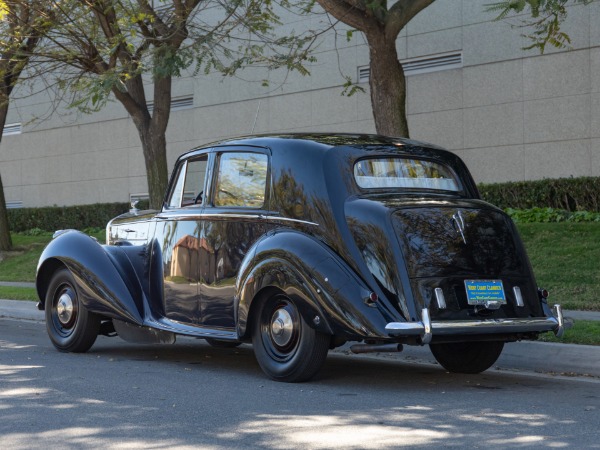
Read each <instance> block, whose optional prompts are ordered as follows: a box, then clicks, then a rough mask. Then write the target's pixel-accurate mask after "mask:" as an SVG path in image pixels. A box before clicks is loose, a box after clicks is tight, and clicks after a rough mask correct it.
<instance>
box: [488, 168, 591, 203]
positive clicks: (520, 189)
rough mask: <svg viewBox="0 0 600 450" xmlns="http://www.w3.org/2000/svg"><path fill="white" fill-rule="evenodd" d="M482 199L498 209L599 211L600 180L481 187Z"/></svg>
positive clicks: (504, 184)
mask: <svg viewBox="0 0 600 450" xmlns="http://www.w3.org/2000/svg"><path fill="white" fill-rule="evenodd" d="M477 187H478V189H479V193H480V194H481V197H482V198H483V199H484V200H485V201H487V202H490V203H492V204H493V205H496V206H498V207H499V208H502V209H506V208H515V209H531V208H555V209H561V210H566V211H570V212H576V211H591V212H600V177H579V178H555V179H545V180H536V181H518V182H510V183H495V184H480V185H478V186H477Z"/></svg>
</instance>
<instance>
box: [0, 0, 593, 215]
mask: <svg viewBox="0 0 600 450" xmlns="http://www.w3.org/2000/svg"><path fill="white" fill-rule="evenodd" d="M487 3H489V2H488V1H487V0H477V1H473V0H463V1H456V0H437V1H436V2H435V3H433V4H432V5H431V6H430V7H429V8H427V9H426V10H425V11H423V12H422V13H421V14H420V15H419V16H417V17H416V18H415V19H414V20H413V21H412V22H411V23H410V24H409V25H408V26H407V27H406V29H405V30H403V32H402V33H401V35H400V37H399V38H398V41H397V47H398V51H399V57H400V59H402V60H406V59H411V58H419V57H426V56H432V55H433V56H435V55H440V54H445V53H448V52H454V53H457V52H459V53H460V54H461V55H462V66H461V67H459V68H455V69H452V70H441V71H437V72H429V73H422V74H416V75H411V76H408V77H407V85H408V86H407V87H408V98H407V109H408V115H409V127H410V130H411V137H412V138H414V139H420V140H425V141H429V142H432V143H435V144H438V145H441V146H443V147H446V148H448V149H450V150H452V151H454V152H456V153H457V154H458V155H459V156H461V157H462V158H463V159H464V160H465V161H466V162H467V165H468V166H469V168H470V169H471V171H472V172H473V175H474V177H475V179H476V180H477V181H478V182H499V181H508V180H526V179H540V178H555V177H568V176H600V76H599V75H597V74H598V73H600V5H599V4H598V2H595V3H593V4H591V5H588V6H573V7H571V8H570V10H569V19H568V22H567V24H566V25H565V31H567V32H568V33H569V34H570V36H571V38H572V40H573V42H572V43H573V49H572V50H570V51H565V50H563V51H556V50H552V49H549V51H548V53H547V54H545V55H539V54H538V53H537V52H536V51H524V50H522V47H523V46H525V45H526V44H527V41H525V40H524V38H522V37H521V36H520V31H519V30H518V29H511V27H510V24H508V23H506V22H492V21H491V18H492V16H491V15H490V14H489V13H486V12H485V11H484V9H485V6H484V5H485V4H487ZM318 20H322V18H319V17H317V18H306V19H302V20H297V19H296V21H295V22H290V23H289V24H288V27H294V29H299V28H301V27H307V26H314V25H315V23H314V22H315V21H318ZM339 31H340V33H341V34H342V35H343V34H344V30H343V27H342V28H341V29H340V30H339ZM316 57H317V62H316V63H313V64H311V67H310V69H311V73H312V76H310V77H302V76H300V75H298V74H296V73H291V74H285V73H283V72H272V73H268V74H265V73H264V72H262V71H261V70H258V69H249V70H246V71H244V72H241V73H240V78H222V77H221V76H219V75H211V76H204V75H200V76H198V77H191V76H190V77H183V78H180V79H177V80H176V81H175V83H174V97H175V98H189V97H191V96H193V107H191V108H188V109H183V110H178V111H173V113H172V114H171V120H170V123H169V129H168V133H167V139H168V158H169V163H170V167H172V165H173V163H174V161H175V159H176V158H177V156H178V155H179V154H181V153H182V152H184V151H185V150H187V149H189V148H192V147H194V146H197V145H201V144H204V143H207V142H210V141H213V140H217V139H221V138H224V137H231V136H237V135H244V134H249V133H251V132H252V131H254V133H271V132H273V133H277V132H289V131H336V132H365V133H371V132H375V126H374V122H373V117H372V113H371V105H370V99H369V95H368V84H366V83H363V84H362V86H363V87H364V88H365V89H366V90H367V92H366V93H365V94H356V95H354V96H352V97H344V96H342V95H340V94H341V91H342V88H341V86H340V85H341V84H342V83H343V80H342V77H341V73H343V74H345V75H350V76H352V77H353V78H354V79H357V77H358V68H359V67H364V66H367V65H368V62H369V61H368V51H367V47H366V44H365V41H364V38H363V37H362V36H361V35H360V34H358V33H357V34H355V35H354V37H353V38H352V40H351V41H350V42H346V40H345V38H341V39H338V40H337V43H336V42H335V40H334V39H333V36H332V35H329V36H326V37H325V38H324V39H323V41H322V42H321V45H320V46H319V48H318V51H317V54H316ZM264 77H268V78H269V80H270V86H269V87H268V88H265V87H263V86H262V85H261V82H260V80H262V79H263V78H264ZM241 78H244V79H251V80H254V81H253V82H247V81H243V80H242V79H241ZM51 109H52V94H50V93H48V92H45V93H41V94H38V95H34V96H28V97H24V98H22V99H20V100H18V101H16V102H15V103H14V104H13V107H12V108H11V112H10V115H9V118H8V123H15V122H20V123H22V124H23V132H22V133H21V134H17V135H9V136H4V138H3V140H2V143H1V145H0V174H1V175H2V180H3V183H4V187H5V194H6V198H7V200H8V201H9V202H10V201H17V202H18V201H20V202H22V204H23V206H45V205H55V204H56V205H71V204H83V203H96V202H113V201H127V200H128V199H129V196H130V195H131V194H140V193H145V192H147V187H146V179H145V168H144V161H143V157H142V152H141V146H140V144H139V138H138V135H137V131H136V129H135V127H134V125H133V123H132V122H131V119H130V118H129V117H128V115H127V114H126V112H125V110H124V108H123V107H122V106H121V105H120V104H119V103H118V102H113V103H111V104H109V105H108V106H107V107H106V108H105V109H103V110H102V111H100V112H98V113H95V114H91V115H78V114H76V113H75V112H73V111H64V108H61V109H60V110H61V113H60V114H59V113H58V112H55V113H52V114H49V115H48V114H46V115H47V116H48V117H45V119H44V120H37V121H36V120H32V119H33V118H35V117H43V116H44V114H45V113H46V112H47V111H49V110H51Z"/></svg>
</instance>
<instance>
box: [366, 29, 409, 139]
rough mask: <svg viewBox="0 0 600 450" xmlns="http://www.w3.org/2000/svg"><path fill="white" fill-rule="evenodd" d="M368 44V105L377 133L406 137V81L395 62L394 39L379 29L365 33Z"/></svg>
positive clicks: (402, 71)
mask: <svg viewBox="0 0 600 450" xmlns="http://www.w3.org/2000/svg"><path fill="white" fill-rule="evenodd" d="M366 36H367V42H368V43H369V57H370V75H369V86H370V87H371V106H372V108H373V117H374V119H375V128H376V130H377V133H378V134H382V135H386V136H400V137H406V138H408V137H409V133H408V122H407V120H406V79H405V78H404V69H403V68H402V65H401V64H400V61H399V60H398V53H397V51H396V40H395V39H386V36H385V33H384V32H383V30H381V29H378V30H377V31H374V32H370V33H367V34H366Z"/></svg>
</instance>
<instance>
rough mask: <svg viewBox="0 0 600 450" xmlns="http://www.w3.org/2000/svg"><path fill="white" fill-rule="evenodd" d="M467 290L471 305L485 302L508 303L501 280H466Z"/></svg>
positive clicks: (468, 300)
mask: <svg viewBox="0 0 600 450" xmlns="http://www.w3.org/2000/svg"><path fill="white" fill-rule="evenodd" d="M465 290H466V291H467V302H468V303H469V305H479V304H482V303H485V302H500V303H506V296H505V295H504V287H503V286H502V281H501V280H465Z"/></svg>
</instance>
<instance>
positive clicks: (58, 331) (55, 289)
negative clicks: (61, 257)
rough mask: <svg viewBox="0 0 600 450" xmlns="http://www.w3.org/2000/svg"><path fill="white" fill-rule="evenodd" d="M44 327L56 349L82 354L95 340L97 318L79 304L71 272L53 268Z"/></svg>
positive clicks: (97, 327)
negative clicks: (54, 270)
mask: <svg viewBox="0 0 600 450" xmlns="http://www.w3.org/2000/svg"><path fill="white" fill-rule="evenodd" d="M45 310H46V329H47V331H48V336H49V337H50V340H51V341H52V344H53V345H54V346H55V347H56V348H57V349H58V350H60V351H63V352H75V353H82V352H86V351H88V350H89V349H90V347H91V346H92V345H93V344H94V342H95V341H96V337H97V336H98V331H99V329H100V318H99V317H98V316H97V315H96V314H93V313H91V312H89V311H88V310H87V309H86V308H85V306H83V304H82V303H81V301H80V299H79V295H78V293H77V289H76V288H75V279H74V278H73V275H72V274H71V272H70V271H69V270H68V269H66V268H62V269H60V270H57V271H56V272H55V273H54V275H53V276H52V279H51V280H50V285H49V287H48V292H47V293H46V302H45Z"/></svg>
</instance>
